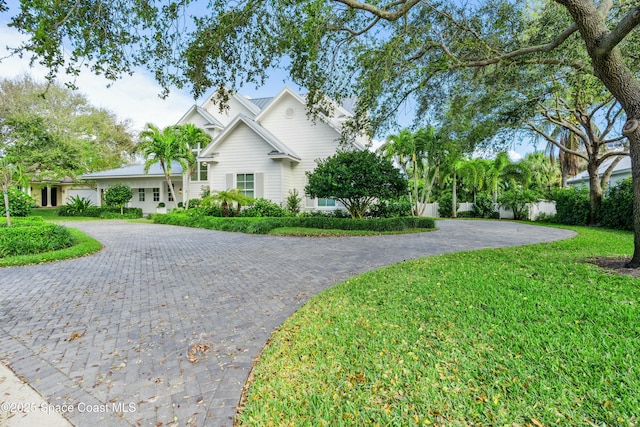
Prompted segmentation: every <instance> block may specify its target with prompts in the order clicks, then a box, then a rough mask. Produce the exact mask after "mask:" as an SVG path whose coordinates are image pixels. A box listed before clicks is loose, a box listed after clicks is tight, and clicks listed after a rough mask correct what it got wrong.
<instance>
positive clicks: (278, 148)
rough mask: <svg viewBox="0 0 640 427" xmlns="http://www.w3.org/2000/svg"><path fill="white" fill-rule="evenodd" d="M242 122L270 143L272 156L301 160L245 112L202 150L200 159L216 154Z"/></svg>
mask: <svg viewBox="0 0 640 427" xmlns="http://www.w3.org/2000/svg"><path fill="white" fill-rule="evenodd" d="M240 124H245V125H246V126H248V127H249V128H250V129H251V130H252V131H253V132H255V133H256V134H257V135H258V136H260V138H262V139H263V140H264V141H265V142H266V143H267V144H269V145H270V146H271V147H272V148H273V150H272V151H271V152H270V153H269V154H268V155H269V157H272V158H288V159H290V160H294V161H300V160H301V157H300V156H298V155H297V154H296V153H294V152H293V150H291V149H290V148H289V147H287V146H286V145H285V144H283V143H282V141H280V140H279V139H278V138H276V137H275V136H274V135H273V134H272V133H271V132H269V131H268V130H266V129H265V128H263V127H262V126H260V125H259V124H258V123H256V122H255V121H254V120H252V119H251V118H250V117H248V116H246V115H244V114H238V116H237V117H236V118H235V119H234V120H233V121H232V122H231V123H230V124H229V126H227V127H226V128H225V129H224V131H222V133H221V134H220V135H218V136H217V137H216V138H215V139H214V140H213V141H211V144H209V145H208V146H207V147H206V148H205V149H204V150H202V152H201V153H200V156H198V158H199V159H204V158H210V157H212V156H214V155H215V151H216V149H217V148H218V147H219V146H220V145H221V144H222V142H224V140H225V139H227V137H228V136H229V135H230V134H231V133H232V132H233V130H234V129H235V128H236V127H238V126H239V125H240Z"/></svg>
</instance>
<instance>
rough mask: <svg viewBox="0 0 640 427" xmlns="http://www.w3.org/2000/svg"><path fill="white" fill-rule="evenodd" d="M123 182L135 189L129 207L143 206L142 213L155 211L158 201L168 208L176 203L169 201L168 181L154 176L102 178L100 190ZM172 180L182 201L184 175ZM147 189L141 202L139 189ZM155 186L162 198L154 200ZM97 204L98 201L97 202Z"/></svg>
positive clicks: (172, 177) (179, 199)
mask: <svg viewBox="0 0 640 427" xmlns="http://www.w3.org/2000/svg"><path fill="white" fill-rule="evenodd" d="M116 182H121V183H124V184H127V185H128V186H129V187H131V189H132V190H133V197H132V198H131V202H129V203H128V204H127V207H130V208H142V213H144V214H150V213H155V211H156V207H157V206H158V203H160V202H164V204H165V206H166V207H167V208H168V209H172V208H173V207H174V203H173V202H170V201H169V195H168V191H167V181H166V180H165V179H164V178H152V177H144V178H113V179H102V180H100V182H99V186H98V192H100V191H101V190H106V189H107V188H108V187H109V186H110V185H112V184H114V183H116ZM171 182H173V184H174V188H175V191H176V197H177V198H178V202H181V201H182V195H180V194H178V191H179V189H180V188H182V177H181V176H171ZM139 188H144V189H145V201H144V202H141V201H139V199H138V197H139V196H138V189H139ZM153 188H159V189H160V200H159V201H154V200H153ZM96 204H97V203H96Z"/></svg>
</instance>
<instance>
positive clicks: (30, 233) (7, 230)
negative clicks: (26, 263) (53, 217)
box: [0, 221, 75, 258]
mask: <svg viewBox="0 0 640 427" xmlns="http://www.w3.org/2000/svg"><path fill="white" fill-rule="evenodd" d="M5 225H6V224H5ZM74 244H75V239H74V238H73V236H72V235H71V233H70V232H69V230H68V229H67V228H65V227H63V226H61V225H57V224H50V223H42V224H38V223H37V221H35V222H33V223H32V224H27V223H26V222H23V223H22V224H20V225H19V226H17V227H13V222H12V226H11V227H2V228H0V258H2V257H8V256H14V255H30V254H39V253H43V252H49V251H55V250H58V249H64V248H68V247H70V246H73V245H74Z"/></svg>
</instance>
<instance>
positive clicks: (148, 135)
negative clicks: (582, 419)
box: [138, 123, 191, 208]
mask: <svg viewBox="0 0 640 427" xmlns="http://www.w3.org/2000/svg"><path fill="white" fill-rule="evenodd" d="M138 149H139V150H140V151H142V153H143V155H144V157H145V159H146V160H145V162H144V171H145V173H146V172H149V168H150V167H151V166H153V165H154V164H156V163H160V167H161V168H162V172H163V173H164V177H165V179H166V180H167V186H168V187H169V192H170V193H171V197H172V198H173V203H174V204H175V207H176V208H177V207H178V198H177V197H176V193H175V190H174V189H173V184H172V183H171V165H172V163H173V162H178V164H180V166H182V170H188V169H189V156H190V155H191V154H189V153H190V150H189V148H188V147H187V146H186V143H185V139H184V138H182V137H181V136H180V132H179V131H178V130H177V129H176V127H175V126H169V127H166V128H164V129H163V130H160V129H159V128H157V127H156V126H154V125H152V124H151V123H148V124H147V129H146V130H144V131H142V133H140V145H139V148H138Z"/></svg>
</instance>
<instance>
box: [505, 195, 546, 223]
mask: <svg viewBox="0 0 640 427" xmlns="http://www.w3.org/2000/svg"><path fill="white" fill-rule="evenodd" d="M538 200H539V198H538V194H537V193H536V192H535V191H533V190H529V189H524V188H512V189H510V190H507V191H505V192H504V193H503V194H502V196H500V199H499V202H500V205H501V206H502V207H504V208H507V209H511V212H513V219H516V220H526V219H529V203H534V202H537V201H538Z"/></svg>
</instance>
